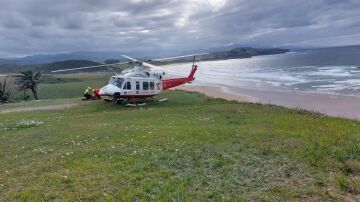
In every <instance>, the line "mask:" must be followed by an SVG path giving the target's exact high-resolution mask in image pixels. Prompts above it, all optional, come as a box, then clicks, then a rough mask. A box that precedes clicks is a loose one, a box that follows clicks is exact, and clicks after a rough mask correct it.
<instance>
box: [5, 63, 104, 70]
mask: <svg viewBox="0 0 360 202" xmlns="http://www.w3.org/2000/svg"><path fill="white" fill-rule="evenodd" d="M99 64H100V63H98V62H93V61H89V60H67V61H59V62H52V63H48V64H28V65H16V64H2V65H0V72H1V73H14V72H19V71H24V70H35V71H43V72H44V73H49V72H50V71H53V70H58V69H66V68H76V67H86V66H93V65H99ZM99 70H104V68H102V69H99V68H95V69H91V70H88V71H99Z"/></svg>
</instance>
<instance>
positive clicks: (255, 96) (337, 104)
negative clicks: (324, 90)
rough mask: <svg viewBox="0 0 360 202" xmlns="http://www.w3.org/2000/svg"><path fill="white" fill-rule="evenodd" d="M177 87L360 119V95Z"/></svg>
mask: <svg viewBox="0 0 360 202" xmlns="http://www.w3.org/2000/svg"><path fill="white" fill-rule="evenodd" d="M176 89H180V90H185V91H190V92H199V93H203V94H205V95H207V96H209V97H213V98H223V99H226V100H236V101H239V102H251V103H260V104H273V105H278V106H282V107H286V108H290V109H304V110H309V111H313V112H318V113H322V114H326V115H328V116H332V117H340V118H347V119H354V120H360V97H351V96H341V95H329V94H316V93H300V92H287V91H275V90H269V89H267V90H260V89H248V88H242V87H233V86H225V85H220V86H212V85H207V84H197V85H184V86H180V87H178V88H176Z"/></svg>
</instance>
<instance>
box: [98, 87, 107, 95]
mask: <svg viewBox="0 0 360 202" xmlns="http://www.w3.org/2000/svg"><path fill="white" fill-rule="evenodd" d="M99 95H101V96H104V95H107V86H104V87H102V88H100V90H99Z"/></svg>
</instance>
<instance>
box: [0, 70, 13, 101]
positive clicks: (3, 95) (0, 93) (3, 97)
mask: <svg viewBox="0 0 360 202" xmlns="http://www.w3.org/2000/svg"><path fill="white" fill-rule="evenodd" d="M6 78H7V77H6V76H5V79H4V82H3V83H1V82H0V102H2V103H6V102H8V101H9V100H10V96H11V90H10V89H9V88H8V87H7V85H6Z"/></svg>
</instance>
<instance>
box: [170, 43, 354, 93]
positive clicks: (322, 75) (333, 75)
mask: <svg viewBox="0 0 360 202" xmlns="http://www.w3.org/2000/svg"><path fill="white" fill-rule="evenodd" d="M197 65H198V66H199V69H198V72H197V73H196V82H195V84H196V83H198V84H199V83H206V84H210V85H227V86H234V87H241V86H244V85H247V86H249V85H256V86H257V88H264V89H268V88H271V89H278V90H289V91H296V92H302V93H318V94H336V95H344V96H357V97H360V46H348V47H335V48H321V49H311V50H299V51H291V52H288V53H284V54H278V55H266V56H256V57H251V58H244V59H229V60H218V61H203V62H197ZM190 68H191V64H190V63H182V64H171V65H166V66H164V69H165V70H167V71H168V72H170V74H178V75H184V76H185V75H186V74H187V73H188V72H189V71H190Z"/></svg>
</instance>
